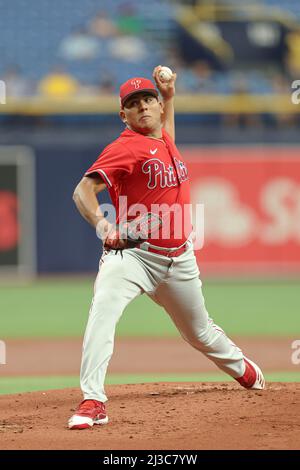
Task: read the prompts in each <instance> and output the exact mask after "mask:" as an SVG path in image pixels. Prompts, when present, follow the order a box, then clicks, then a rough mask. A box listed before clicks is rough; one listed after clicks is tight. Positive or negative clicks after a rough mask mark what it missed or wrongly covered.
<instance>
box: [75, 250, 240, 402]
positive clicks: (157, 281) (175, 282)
mask: <svg viewBox="0 0 300 470" xmlns="http://www.w3.org/2000/svg"><path fill="white" fill-rule="evenodd" d="M190 243H191V242H190ZM201 285H202V284H201V281H200V279H199V270H198V267H197V264H196V258H195V255H194V251H193V247H192V246H190V247H189V248H188V250H187V251H186V252H185V253H183V254H182V255H180V256H178V257H176V258H167V257H165V256H160V255H157V254H154V253H150V252H147V251H142V250H140V249H137V248H134V249H130V250H124V251H123V257H122V255H121V253H120V252H118V253H117V254H115V252H114V251H110V252H109V253H107V254H104V255H103V256H102V258H101V260H100V269H99V273H98V276H97V278H96V281H95V288H94V297H93V301H92V305H91V309H90V314H89V319H88V324H87V327H86V331H85V336H84V341H83V353H82V362H81V373H80V385H81V389H82V391H83V395H84V399H94V400H99V401H102V402H105V401H107V397H106V395H105V391H104V380H105V375H106V370H107V366H108V363H109V360H110V358H111V356H112V353H113V347H114V336H115V328H116V324H117V322H118V320H119V319H120V317H121V315H122V313H123V311H124V309H125V308H126V307H127V305H128V304H129V303H130V302H131V301H132V300H133V299H134V298H135V297H137V296H139V295H141V294H143V293H146V294H147V295H149V296H150V297H151V298H152V299H153V300H154V301H155V302H157V303H158V304H159V305H161V306H162V307H164V309H165V310H166V312H167V313H168V314H169V316H170V317H171V319H172V320H173V322H174V323H175V325H176V327H177V328H178V330H179V332H180V334H181V336H182V337H183V338H184V339H185V340H186V341H187V342H188V343H190V344H191V346H193V347H194V348H196V349H198V350H199V351H201V352H202V353H203V354H205V356H206V357H207V358H208V359H210V360H212V361H213V362H214V363H215V364H216V365H217V366H218V367H219V368H220V369H221V370H223V371H224V372H226V373H228V374H229V375H231V376H232V377H235V378H237V377H241V376H242V375H243V374H244V371H245V365H244V361H243V353H242V351H241V350H240V349H239V348H238V347H237V346H236V345H235V344H234V343H233V342H232V341H231V340H230V339H229V338H228V337H227V336H226V335H225V333H224V332H223V330H222V329H221V328H219V327H218V326H216V325H215V324H214V323H213V321H212V320H211V319H210V318H209V316H208V313H207V311H206V308H205V304H204V298H203V295H202V290H201Z"/></svg>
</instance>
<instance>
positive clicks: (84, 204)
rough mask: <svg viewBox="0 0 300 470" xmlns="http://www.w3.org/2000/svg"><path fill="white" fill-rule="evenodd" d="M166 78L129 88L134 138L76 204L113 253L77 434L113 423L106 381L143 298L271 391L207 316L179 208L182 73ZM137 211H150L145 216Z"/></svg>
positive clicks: (89, 344) (124, 95)
mask: <svg viewBox="0 0 300 470" xmlns="http://www.w3.org/2000/svg"><path fill="white" fill-rule="evenodd" d="M159 72H160V66H158V67H156V68H155V69H154V72H153V78H154V80H155V82H156V86H155V84H154V83H153V82H152V81H151V80H148V79H146V78H142V77H135V78H131V79H129V80H128V81H127V82H125V83H124V84H123V85H122V86H121V87H120V113H119V115H120V118H121V120H122V121H123V123H124V124H125V130H124V131H123V132H122V133H121V135H120V137H119V138H117V139H116V140H115V141H113V142H112V143H111V144H110V145H108V146H107V147H106V148H105V149H104V150H103V152H102V153H101V155H100V156H99V158H98V159H97V161H96V162H95V163H94V164H93V165H92V166H91V168H89V170H88V171H87V172H86V173H85V175H84V177H83V178H82V180H81V181H80V183H79V184H78V186H77V187H76V189H75V192H74V196H73V198H74V201H75V204H76V206H77V208H78V210H79V212H80V213H81V215H82V216H83V217H84V218H85V219H86V220H87V221H88V222H89V223H90V224H91V225H92V226H93V227H95V228H96V229H97V234H98V236H100V237H101V238H102V241H103V245H104V252H103V256H102V258H101V260H100V264H99V266H100V268H99V273H98V275H97V278H96V281H95V286H94V297H93V301H92V305H91V308H90V313H89V319H88V324H87V327H86V331H85V336H84V341H83V352H82V362H81V372H80V385H81V389H82V392H83V401H82V402H81V403H80V405H79V406H78V408H77V410H76V412H75V414H74V415H73V416H72V417H71V418H70V419H69V422H68V425H69V428H70V429H84V428H90V427H92V426H93V425H94V424H106V423H107V422H108V416H107V414H106V410H105V402H106V401H107V397H106V395H105V391H104V380H105V375H106V370H107V366H108V363H109V360H110V358H111V356H112V353H113V346H114V334H115V327H116V324H117V322H118V320H119V319H120V317H121V315H122V313H123V311H124V309H125V308H126V306H127V305H128V304H129V303H130V302H131V301H132V300H133V299H134V298H136V297H137V296H139V295H141V294H143V293H146V294H147V295H148V296H150V297H151V298H152V299H153V300H154V301H155V302H157V303H158V304H159V305H161V306H162V307H163V308H164V309H165V311H166V312H167V313H168V314H169V316H170V317H171V319H172V321H173V322H174V324H175V325H176V327H177V328H178V330H179V332H180V334H181V336H182V337H183V338H184V339H185V340H186V341H187V342H188V343H189V344H190V345H191V346H193V347H194V348H196V349H197V350H199V351H201V352H202V353H203V354H205V356H206V357H207V358H208V359H210V360H212V361H213V362H214V363H215V364H216V366H217V367H219V368H220V369H221V370H222V371H224V372H226V373H227V374H229V375H230V376H231V377H233V378H234V379H236V380H237V381H238V382H239V383H240V384H241V385H242V386H243V387H245V388H247V389H263V388H264V387H265V381H264V377H263V374H262V372H261V370H260V369H259V367H258V366H257V365H256V364H255V363H254V362H252V361H250V360H249V359H247V358H245V356H244V355H243V352H242V351H241V349H239V348H238V347H237V346H236V345H235V344H234V343H233V342H232V341H231V340H230V339H229V338H228V337H227V336H226V334H225V333H224V332H223V330H222V329H221V328H219V327H218V326H217V325H215V324H214V323H213V320H212V319H211V318H210V317H209V316H208V313H207V310H206V308H205V303H204V298H203V295H202V290H201V280H200V278H199V270H198V267H197V264H196V259H195V255H194V250H193V242H192V225H191V220H190V211H184V210H183V211H181V214H183V217H182V218H181V219H182V220H180V218H178V217H176V209H177V211H178V213H180V210H179V209H184V206H186V205H188V204H189V203H190V193H189V177H188V171H187V168H186V165H185V164H184V161H183V158H182V156H181V155H180V152H179V151H178V149H177V147H176V146H175V125H174V95H175V80H176V74H173V75H172V78H171V80H170V81H168V82H163V81H162V80H161V79H160V77H159ZM159 92H160V95H161V98H160V97H159ZM106 188H107V189H108V191H109V193H110V196H111V200H112V202H113V205H114V207H115V209H116V214H117V220H116V224H114V225H113V224H111V223H110V222H109V221H108V220H107V219H106V218H105V217H104V215H103V213H102V212H101V209H100V206H99V203H98V200H97V197H96V196H97V194H98V193H100V192H101V191H104V190H105V189H106ZM124 199H125V200H126V205H125V206H124V204H123V202H124ZM157 205H159V207H160V208H161V210H160V212H159V215H158V212H157V210H155V209H156V208H157ZM174 205H175V210H173V207H174ZM121 206H122V207H121ZM137 207H138V208H139V209H140V208H141V207H142V208H143V209H144V212H143V211H140V212H138V215H137V211H136V208H137ZM171 209H172V210H171ZM167 225H169V227H168V229H169V230H165V228H166V226H167ZM166 234H167V235H166Z"/></svg>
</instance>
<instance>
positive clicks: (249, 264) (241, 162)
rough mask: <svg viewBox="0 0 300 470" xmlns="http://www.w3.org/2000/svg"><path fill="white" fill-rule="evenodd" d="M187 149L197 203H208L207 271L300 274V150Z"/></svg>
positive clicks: (202, 257)
mask: <svg viewBox="0 0 300 470" xmlns="http://www.w3.org/2000/svg"><path fill="white" fill-rule="evenodd" d="M181 150H182V152H183V155H184V158H185V161H186V162H187V163H188V169H189V175H190V181H191V195H192V203H193V205H194V204H196V203H203V204H204V237H205V238H204V247H203V248H202V249H201V250H199V251H197V252H196V255H197V260H198V262H199V266H200V267H202V268H203V271H205V272H206V273H210V274H223V273H224V274H227V273H229V274H230V273H232V274H239V273H241V274H255V273H258V274H259V273H262V274H275V275H277V274H278V275H281V274H288V273H291V274H293V273H300V148H295V147H291V148H289V147H285V148H276V147H275V148H272V147H230V148H229V147H220V148H218V147H211V148H209V147H191V148H187V147H186V148H183V149H181Z"/></svg>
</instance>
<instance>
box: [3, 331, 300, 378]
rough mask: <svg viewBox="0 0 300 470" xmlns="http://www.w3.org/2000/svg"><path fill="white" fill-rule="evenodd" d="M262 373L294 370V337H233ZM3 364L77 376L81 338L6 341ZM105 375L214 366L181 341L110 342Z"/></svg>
mask: <svg viewBox="0 0 300 470" xmlns="http://www.w3.org/2000/svg"><path fill="white" fill-rule="evenodd" d="M233 339H234V341H235V342H236V344H237V345H238V346H239V347H241V348H242V350H243V351H244V353H245V355H247V356H249V357H250V358H253V360H255V361H257V362H258V364H259V365H260V366H261V367H262V368H263V369H264V371H267V372H271V371H281V372H282V371H295V370H296V368H295V365H293V364H292V361H291V354H292V349H291V344H292V342H293V340H294V339H295V338H288V337H287V338H270V337H269V338H267V337H255V338H244V337H243V338H233ZM6 346H7V364H6V365H5V366H1V370H0V373H1V376H16V375H67V374H69V375H71V374H75V375H77V374H79V368H80V359H81V348H82V339H32V340H29V339H27V340H7V341H6ZM109 372H110V373H127V374H146V373H168V374H171V373H183V374H187V373H197V372H217V368H216V366H215V365H214V364H213V363H212V362H211V361H209V360H208V359H207V358H206V357H205V356H204V355H203V354H201V353H199V351H196V350H195V349H193V348H192V347H191V346H190V345H188V344H187V343H186V342H185V341H183V340H182V339H181V338H128V339H124V338H122V339H120V338H117V339H116V343H115V348H114V355H113V357H112V360H111V362H110V364H109Z"/></svg>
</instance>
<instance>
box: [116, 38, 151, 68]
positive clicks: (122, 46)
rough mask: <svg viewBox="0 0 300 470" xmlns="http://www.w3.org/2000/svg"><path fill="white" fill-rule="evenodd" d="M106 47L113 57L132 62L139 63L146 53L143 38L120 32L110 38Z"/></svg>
mask: <svg viewBox="0 0 300 470" xmlns="http://www.w3.org/2000/svg"><path fill="white" fill-rule="evenodd" d="M108 49H109V52H110V54H111V56H112V57H113V58H114V59H117V60H119V61H125V62H130V63H133V64H140V62H142V61H143V60H145V59H146V57H147V55H148V52H147V47H146V43H145V41H144V40H143V39H141V38H139V37H137V36H129V35H124V34H122V33H119V34H118V36H117V37H115V38H113V39H111V40H110V43H109V46H108Z"/></svg>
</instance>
